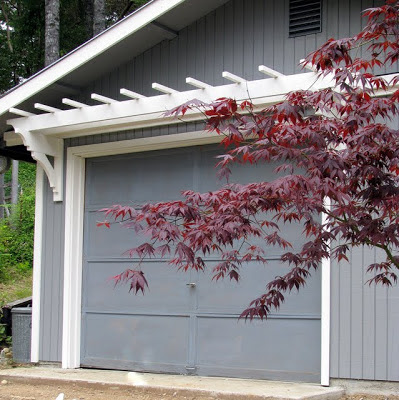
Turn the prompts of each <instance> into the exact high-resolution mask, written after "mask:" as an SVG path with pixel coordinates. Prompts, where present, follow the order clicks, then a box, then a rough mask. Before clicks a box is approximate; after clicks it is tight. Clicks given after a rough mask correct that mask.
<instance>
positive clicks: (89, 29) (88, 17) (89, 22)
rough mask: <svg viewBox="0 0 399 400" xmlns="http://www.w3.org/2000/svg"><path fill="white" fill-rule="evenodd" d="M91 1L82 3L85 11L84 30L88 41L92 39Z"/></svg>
mask: <svg viewBox="0 0 399 400" xmlns="http://www.w3.org/2000/svg"><path fill="white" fill-rule="evenodd" d="M93 7H94V5H93V0H85V1H84V9H85V24H86V26H85V28H86V39H87V40H89V39H91V38H92V37H93V11H94V10H93Z"/></svg>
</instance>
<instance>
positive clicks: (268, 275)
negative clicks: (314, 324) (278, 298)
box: [196, 260, 321, 317]
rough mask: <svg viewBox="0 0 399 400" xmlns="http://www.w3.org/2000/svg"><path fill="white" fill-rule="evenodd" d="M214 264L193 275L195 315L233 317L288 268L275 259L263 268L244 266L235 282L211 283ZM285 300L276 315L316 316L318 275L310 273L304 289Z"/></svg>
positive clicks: (259, 265) (250, 265)
mask: <svg viewBox="0 0 399 400" xmlns="http://www.w3.org/2000/svg"><path fill="white" fill-rule="evenodd" d="M215 265H216V263H215V262H213V263H211V264H209V268H208V270H207V271H206V272H200V273H198V275H197V279H198V284H197V286H196V295H197V309H198V311H199V312H212V313H214V312H221V313H230V314H234V315H236V314H237V313H238V312H241V311H243V310H244V309H245V308H247V307H248V305H249V303H250V302H251V301H252V300H253V299H255V298H257V297H259V296H260V295H261V294H262V293H264V292H265V288H266V284H267V283H268V282H270V281H271V280H272V279H274V278H275V277H276V276H279V275H283V274H285V273H286V272H288V270H289V268H288V267H287V266H283V265H281V264H280V262H279V261H278V260H269V262H268V264H267V265H266V266H265V265H263V264H259V263H256V262H250V263H247V264H244V265H243V267H242V268H241V272H240V273H241V277H240V280H239V282H236V281H231V280H230V279H229V278H228V277H227V278H225V279H220V280H219V281H217V282H216V281H212V276H213V273H212V269H213V267H214V266H215ZM285 297H286V301H285V302H284V304H283V305H282V307H281V309H280V310H279V314H298V315H313V316H317V317H320V312H321V310H320V307H321V305H320V302H318V301H315V298H317V299H318V298H320V273H319V272H316V273H314V276H313V277H311V278H310V279H309V280H308V282H307V284H306V287H305V289H304V290H301V291H300V292H299V293H298V292H297V291H296V290H295V291H293V292H292V293H287V295H286V296H285Z"/></svg>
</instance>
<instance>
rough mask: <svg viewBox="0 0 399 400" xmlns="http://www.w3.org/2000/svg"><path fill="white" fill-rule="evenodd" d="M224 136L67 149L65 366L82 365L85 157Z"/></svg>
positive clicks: (325, 335)
mask: <svg viewBox="0 0 399 400" xmlns="http://www.w3.org/2000/svg"><path fill="white" fill-rule="evenodd" d="M220 140H221V137H220V136H218V135H215V134H211V133H209V132H191V133H182V134H174V135H167V136H166V135H165V136H158V137H149V138H140V139H132V140H123V141H119V142H111V143H100V144H93V145H85V146H78V147H70V148H69V149H68V150H67V176H66V191H65V192H66V200H65V201H66V204H65V221H66V222H65V259H64V314H63V342H62V367H63V368H79V367H80V350H81V348H80V346H81V317H82V313H81V299H82V267H83V265H82V261H83V222H84V195H85V159H86V158H92V157H101V156H110V155H117V154H128V153H135V152H144V151H152V150H161V149H168V148H177V147H189V146H196V145H204V144H210V143H216V142H218V141H220ZM329 265H330V260H329V259H328V260H326V261H325V262H323V265H322V317H321V319H322V322H321V325H322V329H321V341H322V348H321V384H322V385H328V384H329V359H330V328H329V327H330V273H329Z"/></svg>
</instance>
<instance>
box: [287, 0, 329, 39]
mask: <svg viewBox="0 0 399 400" xmlns="http://www.w3.org/2000/svg"><path fill="white" fill-rule="evenodd" d="M321 3H322V0H290V25H289V36H290V37H295V36H304V35H310V34H312V33H318V32H321V6H322V4H321Z"/></svg>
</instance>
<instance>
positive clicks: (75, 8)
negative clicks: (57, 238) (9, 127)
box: [0, 0, 149, 305]
mask: <svg viewBox="0 0 399 400" xmlns="http://www.w3.org/2000/svg"><path fill="white" fill-rule="evenodd" d="M148 1H149V0H96V2H97V3H101V2H103V5H104V7H103V9H104V13H105V16H104V18H105V22H104V24H102V26H103V27H105V28H107V27H109V26H111V25H113V24H114V23H116V22H117V21H119V20H121V19H122V18H124V17H125V16H127V15H129V14H130V13H132V12H133V11H134V10H136V9H138V8H139V7H141V6H143V5H144V4H146V3H148ZM45 5H46V0H0V96H1V95H2V94H3V93H5V92H6V91H8V90H9V89H11V88H12V87H14V86H16V85H18V84H20V83H21V82H23V81H24V80H26V79H27V78H29V77H30V76H32V75H34V74H35V73H37V72H38V71H40V70H41V69H42V68H43V67H44V58H45V57H44V54H45ZM93 12H94V0H60V14H59V18H60V29H59V53H60V54H59V56H60V57H62V56H64V55H66V54H67V53H69V52H70V51H72V50H74V49H75V48H76V47H78V46H80V45H81V44H83V43H84V42H86V41H87V40H89V39H90V38H91V37H92V36H93ZM35 172H36V166H35V165H34V164H28V163H20V167H19V201H18V204H17V205H15V206H13V207H14V208H13V212H12V213H11V215H10V217H8V218H5V219H2V220H0V291H3V293H2V295H4V296H3V297H2V296H0V305H1V304H2V303H4V302H6V301H11V300H15V299H16V298H18V297H24V295H18V294H16V295H14V294H12V295H10V296H11V297H10V296H8V297H7V295H6V294H5V289H4V287H1V284H5V282H13V281H18V280H19V277H22V276H25V275H27V274H30V273H31V267H32V262H33V232H34V212H35ZM10 180H11V171H8V172H7V174H6V176H5V182H6V183H9V182H10ZM7 190H8V189H7ZM21 281H22V280H21ZM25 286H26V287H27V289H29V288H28V284H27V285H25ZM24 293H25V292H24ZM25 295H26V293H25ZM12 296H15V298H13V297H12Z"/></svg>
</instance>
